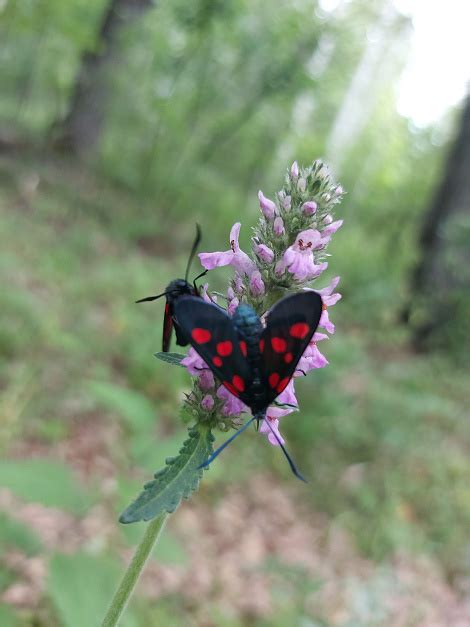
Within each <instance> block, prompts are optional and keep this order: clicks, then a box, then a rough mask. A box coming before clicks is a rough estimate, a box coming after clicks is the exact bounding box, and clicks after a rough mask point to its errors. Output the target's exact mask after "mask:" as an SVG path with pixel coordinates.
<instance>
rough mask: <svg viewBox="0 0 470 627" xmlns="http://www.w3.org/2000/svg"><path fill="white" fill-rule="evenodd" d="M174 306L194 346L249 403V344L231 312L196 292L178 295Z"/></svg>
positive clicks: (227, 386) (214, 371) (212, 368)
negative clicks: (240, 334)
mask: <svg viewBox="0 0 470 627" xmlns="http://www.w3.org/2000/svg"><path fill="white" fill-rule="evenodd" d="M174 307H175V316H176V321H177V323H178V324H179V325H180V327H181V329H183V332H184V334H185V336H186V337H187V339H188V341H189V343H190V344H191V346H192V347H193V348H194V350H195V351H196V352H197V353H198V354H199V355H200V356H201V357H202V359H203V360H204V361H205V362H206V364H207V365H208V366H209V368H210V369H211V370H212V372H213V373H214V374H215V376H216V377H217V378H218V379H220V381H221V383H222V384H223V385H224V386H225V387H226V388H227V389H228V390H229V391H230V392H231V393H232V394H234V395H235V396H237V397H238V398H240V399H241V400H242V401H243V402H245V403H246V404H249V396H248V394H247V390H248V389H249V387H250V384H251V382H252V379H253V376H252V372H251V368H250V365H249V363H248V361H247V359H246V356H245V355H246V345H245V343H244V341H243V339H242V338H240V337H239V336H238V333H237V330H236V328H235V325H234V324H233V321H232V319H231V318H230V316H228V314H227V313H226V312H225V310H223V309H222V308H221V307H219V306H218V305H215V304H213V303H207V302H205V301H204V300H202V298H198V297H195V296H184V297H181V298H178V300H177V301H176V303H175V306H174Z"/></svg>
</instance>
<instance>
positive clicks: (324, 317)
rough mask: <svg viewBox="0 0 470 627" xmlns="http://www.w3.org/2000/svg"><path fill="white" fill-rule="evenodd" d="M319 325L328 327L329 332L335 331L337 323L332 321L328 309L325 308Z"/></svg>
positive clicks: (324, 327)
mask: <svg viewBox="0 0 470 627" xmlns="http://www.w3.org/2000/svg"><path fill="white" fill-rule="evenodd" d="M318 326H319V327H322V328H323V329H326V330H327V331H328V333H334V332H335V325H334V324H333V323H332V322H330V317H329V316H328V310H327V309H324V310H323V311H322V314H321V318H320V322H319V324H318Z"/></svg>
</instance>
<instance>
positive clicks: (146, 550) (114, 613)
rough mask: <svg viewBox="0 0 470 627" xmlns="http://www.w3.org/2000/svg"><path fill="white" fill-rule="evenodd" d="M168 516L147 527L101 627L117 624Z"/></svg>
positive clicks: (159, 518)
mask: <svg viewBox="0 0 470 627" xmlns="http://www.w3.org/2000/svg"><path fill="white" fill-rule="evenodd" d="M167 517H168V514H167V513H166V512H164V513H163V514H160V516H157V518H155V520H152V521H151V522H149V524H148V525H147V529H146V530H145V534H144V537H143V538H142V540H141V542H140V544H139V546H138V547H137V550H136V552H135V554H134V557H133V558H132V561H131V563H130V564H129V566H128V567H127V570H126V572H125V573H124V577H123V578H122V581H121V583H120V584H119V588H118V589H117V590H116V593H115V595H114V597H113V600H112V601H111V605H110V606H109V609H108V611H107V612H106V616H105V617H104V620H103V622H102V623H101V627H115V625H117V624H118V621H119V619H120V618H121V616H122V613H123V612H124V610H125V609H126V605H127V603H128V601H129V599H130V597H131V595H132V592H133V591H134V588H135V585H136V583H137V581H138V580H139V577H140V575H141V573H142V571H143V569H144V566H145V564H146V562H147V559H148V558H149V556H150V553H151V552H152V549H153V547H154V546H155V544H156V542H157V540H158V538H159V537H160V533H161V531H162V529H163V527H164V526H165V521H166V519H167Z"/></svg>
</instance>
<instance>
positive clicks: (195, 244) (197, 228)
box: [184, 224, 201, 282]
mask: <svg viewBox="0 0 470 627" xmlns="http://www.w3.org/2000/svg"><path fill="white" fill-rule="evenodd" d="M200 241H201V227H200V226H199V224H196V239H195V240H194V244H193V247H192V248H191V252H190V253H189V259H188V263H187V265H186V272H185V275H184V280H185V281H186V282H187V281H188V275H189V269H190V267H191V263H192V261H193V258H194V255H195V253H196V250H197V247H198V246H199V242H200Z"/></svg>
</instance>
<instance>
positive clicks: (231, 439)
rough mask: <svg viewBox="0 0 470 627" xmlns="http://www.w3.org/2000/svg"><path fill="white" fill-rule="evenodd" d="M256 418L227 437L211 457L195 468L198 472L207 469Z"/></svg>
mask: <svg viewBox="0 0 470 627" xmlns="http://www.w3.org/2000/svg"><path fill="white" fill-rule="evenodd" d="M255 418H256V416H253V417H252V418H251V419H250V420H249V421H248V422H246V423H245V424H244V425H243V427H241V428H240V429H238V431H236V432H235V433H234V434H233V435H232V436H231V437H229V439H228V440H226V441H225V442H224V443H223V444H221V445H220V446H219V448H218V449H216V450H215V451H214V452H213V453H212V455H210V456H209V457H208V458H207V459H206V461H205V462H204V463H203V464H201V465H200V466H198V467H197V469H198V470H199V469H200V468H207V466H209V464H211V463H212V462H213V461H214V459H215V458H216V457H217V456H218V455H219V454H220V453H222V451H223V450H224V448H226V447H227V446H228V445H229V444H230V442H233V440H235V438H238V436H239V435H240V434H241V433H243V431H245V429H247V428H248V427H249V426H250V425H251V423H252V422H253V421H254V420H255Z"/></svg>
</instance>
